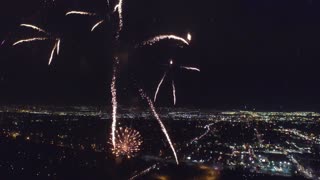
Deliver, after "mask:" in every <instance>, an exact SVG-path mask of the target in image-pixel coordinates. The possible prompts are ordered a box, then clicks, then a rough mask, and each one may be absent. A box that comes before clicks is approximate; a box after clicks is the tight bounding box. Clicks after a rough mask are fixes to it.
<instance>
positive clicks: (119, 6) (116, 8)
mask: <svg viewBox="0 0 320 180" xmlns="http://www.w3.org/2000/svg"><path fill="white" fill-rule="evenodd" d="M122 3H123V0H119V3H118V4H117V5H116V6H115V7H114V12H116V11H118V17H119V29H118V32H117V38H119V35H120V32H121V30H122V27H123V18H122Z"/></svg>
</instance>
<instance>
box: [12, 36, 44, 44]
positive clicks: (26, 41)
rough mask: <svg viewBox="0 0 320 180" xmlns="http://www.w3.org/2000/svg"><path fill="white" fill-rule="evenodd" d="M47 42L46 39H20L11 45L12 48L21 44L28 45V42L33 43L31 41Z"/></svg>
mask: <svg viewBox="0 0 320 180" xmlns="http://www.w3.org/2000/svg"><path fill="white" fill-rule="evenodd" d="M45 40H48V38H46V37H34V38H29V39H21V40H19V41H17V42H15V43H14V44H13V46H15V45H18V44H22V43H28V42H33V41H45Z"/></svg>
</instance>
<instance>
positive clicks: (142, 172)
mask: <svg viewBox="0 0 320 180" xmlns="http://www.w3.org/2000/svg"><path fill="white" fill-rule="evenodd" d="M156 167H157V164H154V165H152V166H150V167H149V168H147V169H145V170H143V171H141V172H140V173H138V174H136V175H134V176H132V177H131V178H129V180H134V179H136V178H138V177H141V176H143V175H145V174H147V173H149V172H150V171H151V170H153V169H155V168H156Z"/></svg>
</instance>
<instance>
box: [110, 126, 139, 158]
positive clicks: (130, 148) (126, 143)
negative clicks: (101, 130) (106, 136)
mask: <svg viewBox="0 0 320 180" xmlns="http://www.w3.org/2000/svg"><path fill="white" fill-rule="evenodd" d="M116 136H117V138H116V146H114V147H112V149H111V150H112V153H113V154H114V155H115V156H116V157H126V158H128V159H130V158H132V157H134V156H136V154H137V153H138V152H139V151H140V146H141V145H142V143H143V141H142V137H141V135H140V133H139V132H138V131H136V130H134V129H130V128H127V127H126V128H122V127H120V128H119V129H118V130H117V131H116Z"/></svg>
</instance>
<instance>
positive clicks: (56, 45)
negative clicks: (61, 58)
mask: <svg viewBox="0 0 320 180" xmlns="http://www.w3.org/2000/svg"><path fill="white" fill-rule="evenodd" d="M58 42H59V41H58ZM58 42H56V43H55V44H54V46H53V48H52V51H51V55H50V58H49V63H48V65H49V66H50V64H51V62H52V59H53V56H54V52H55V51H56V52H57V54H58Z"/></svg>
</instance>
